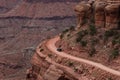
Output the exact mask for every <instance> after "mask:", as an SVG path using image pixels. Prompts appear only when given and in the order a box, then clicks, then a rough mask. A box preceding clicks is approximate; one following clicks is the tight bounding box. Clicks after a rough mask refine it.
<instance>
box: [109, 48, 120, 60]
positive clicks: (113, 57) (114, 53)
mask: <svg viewBox="0 0 120 80" xmlns="http://www.w3.org/2000/svg"><path fill="white" fill-rule="evenodd" d="M118 56H119V50H118V49H114V50H113V51H112V52H111V54H110V59H115V58H117V57H118Z"/></svg>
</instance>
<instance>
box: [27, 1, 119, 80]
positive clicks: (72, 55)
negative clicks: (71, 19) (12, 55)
mask: <svg viewBox="0 0 120 80" xmlns="http://www.w3.org/2000/svg"><path fill="white" fill-rule="evenodd" d="M74 10H75V12H76V14H77V19H78V21H77V23H78V24H77V26H76V27H74V26H70V27H69V28H66V29H64V31H63V32H62V33H61V34H60V35H59V36H55V37H54V38H52V39H46V40H44V41H43V42H42V43H40V44H39V45H38V46H37V48H36V51H35V53H34V55H33V57H32V59H31V63H32V67H31V68H30V69H29V70H28V71H27V79H28V80H31V79H35V80H120V1H119V0H107V1H106V0H102V1H101V0H96V1H94V0H90V1H88V2H84V1H83V2H80V3H79V4H78V5H77V6H75V9H74ZM43 62H44V63H43Z"/></svg>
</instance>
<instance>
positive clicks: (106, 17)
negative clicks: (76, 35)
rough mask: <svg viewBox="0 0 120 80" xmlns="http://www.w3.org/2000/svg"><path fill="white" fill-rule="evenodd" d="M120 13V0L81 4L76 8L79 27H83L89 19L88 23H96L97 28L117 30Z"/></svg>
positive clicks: (103, 0)
mask: <svg viewBox="0 0 120 80" xmlns="http://www.w3.org/2000/svg"><path fill="white" fill-rule="evenodd" d="M119 11H120V0H114V1H110V0H107V1H105V0H102V1H101V0H100V1H99V0H96V1H94V0H93V1H89V2H84V3H83V2H81V3H79V4H78V5H77V6H76V7H75V12H76V14H77V16H78V17H77V18H78V25H77V27H78V28H79V27H81V26H82V25H83V23H85V20H86V18H87V19H88V21H87V22H89V21H94V22H95V25H96V27H103V28H105V29H113V28H117V27H118V25H119V16H120V15H119V14H120V13H119ZM89 16H90V17H89ZM88 17H89V18H88Z"/></svg>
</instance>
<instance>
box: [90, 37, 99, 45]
mask: <svg viewBox="0 0 120 80" xmlns="http://www.w3.org/2000/svg"><path fill="white" fill-rule="evenodd" d="M98 42H99V40H98V39H96V38H93V39H92V40H91V45H95V44H96V43H98Z"/></svg>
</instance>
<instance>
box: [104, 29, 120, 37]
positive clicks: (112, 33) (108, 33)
mask: <svg viewBox="0 0 120 80" xmlns="http://www.w3.org/2000/svg"><path fill="white" fill-rule="evenodd" d="M116 35H119V33H118V32H117V31H114V30H108V31H105V34H104V36H105V37H107V38H109V37H112V36H116ZM116 37H117V36H116Z"/></svg>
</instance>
